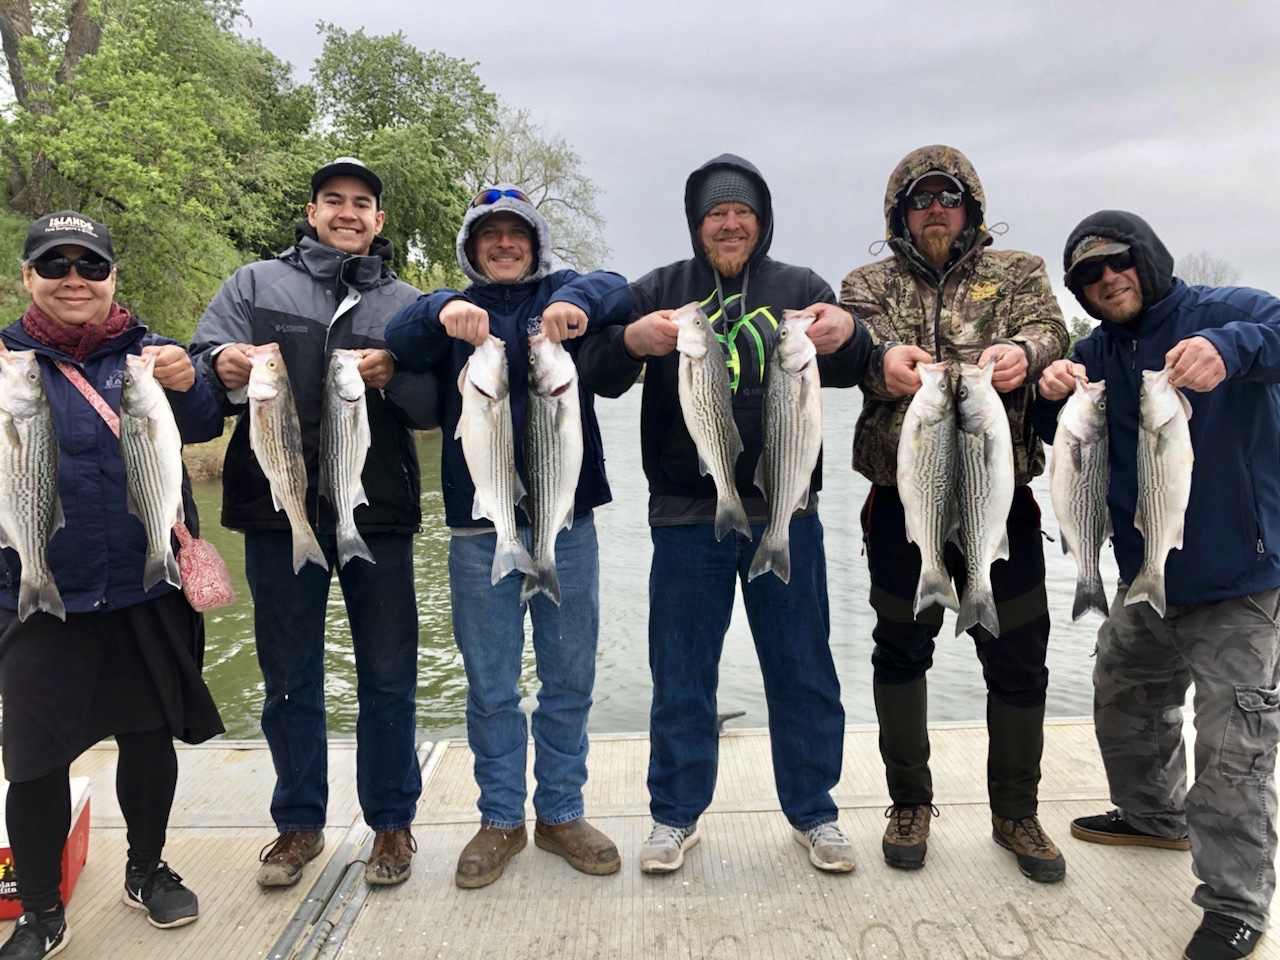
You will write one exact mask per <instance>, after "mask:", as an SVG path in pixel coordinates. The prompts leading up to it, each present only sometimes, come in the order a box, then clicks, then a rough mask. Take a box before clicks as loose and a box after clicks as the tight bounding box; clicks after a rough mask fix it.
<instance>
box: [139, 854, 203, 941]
mask: <svg viewBox="0 0 1280 960" xmlns="http://www.w3.org/2000/svg"><path fill="white" fill-rule="evenodd" d="M120 899H121V900H123V901H124V903H125V905H126V906H130V907H134V908H136V909H138V910H145V911H147V922H148V923H150V924H151V925H152V926H153V927H159V928H161V929H162V930H167V929H168V928H169V927H182V926H185V925H186V924H188V923H195V922H196V918H198V917H199V916H200V899H199V898H198V897H197V896H196V895H195V894H194V893H192V892H191V891H190V890H188V889H187V888H186V887H184V886H183V885H182V878H181V877H180V876H178V875H177V874H176V873H174V872H173V868H172V867H170V866H169V865H168V864H167V863H165V862H164V861H163V860H157V861H156V862H155V863H151V864H141V863H134V862H133V861H132V860H130V861H129V863H128V865H126V866H125V869H124V894H123V895H122V896H121V898H120Z"/></svg>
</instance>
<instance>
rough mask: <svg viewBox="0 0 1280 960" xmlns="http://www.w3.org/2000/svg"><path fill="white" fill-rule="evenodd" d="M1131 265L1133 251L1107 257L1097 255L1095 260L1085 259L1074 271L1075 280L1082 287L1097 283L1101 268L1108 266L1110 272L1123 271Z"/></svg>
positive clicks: (1100, 277)
mask: <svg viewBox="0 0 1280 960" xmlns="http://www.w3.org/2000/svg"><path fill="white" fill-rule="evenodd" d="M1132 266H1133V251H1132V250H1125V251H1124V252H1123V253H1113V254H1111V256H1109V257H1098V258H1097V259H1095V260H1089V261H1086V262H1085V264H1084V265H1083V266H1081V267H1080V268H1079V269H1078V270H1076V272H1075V277H1074V279H1075V281H1076V282H1077V283H1078V284H1080V286H1082V287H1087V286H1089V285H1090V284H1093V283H1097V282H1098V281H1099V280H1101V279H1102V268H1103V267H1110V268H1111V272H1112V273H1124V272H1125V271H1126V270H1128V269H1129V268H1130V267H1132Z"/></svg>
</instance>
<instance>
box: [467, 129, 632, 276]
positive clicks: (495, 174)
mask: <svg viewBox="0 0 1280 960" xmlns="http://www.w3.org/2000/svg"><path fill="white" fill-rule="evenodd" d="M581 164H582V158H581V157H579V156H578V154H577V153H576V152H574V150H573V149H572V148H571V147H570V146H569V144H568V143H567V142H566V141H565V139H564V137H561V136H556V135H553V134H548V133H546V132H544V131H543V130H542V128H541V127H539V126H538V125H537V124H535V123H534V122H533V121H532V120H531V119H530V116H529V111H527V110H512V109H511V108H509V107H503V108H501V109H500V111H499V113H498V124H497V126H496V128H495V129H494V132H493V136H492V138H491V140H490V141H489V159H488V163H487V164H486V165H485V167H484V172H483V176H482V181H483V183H484V184H496V183H514V184H515V185H516V186H518V187H520V189H522V190H523V191H524V192H525V193H526V194H528V196H529V199H530V200H532V201H533V204H534V206H535V207H537V208H538V212H539V213H541V214H542V216H543V217H544V218H545V219H546V221H547V224H548V226H550V228H551V244H552V253H553V254H554V255H555V256H556V257H558V258H559V259H560V260H562V261H564V262H565V263H567V264H568V265H569V266H570V267H573V268H574V269H575V270H580V271H581V270H594V269H597V268H599V267H600V266H602V265H603V264H604V263H605V262H606V261H608V259H609V254H610V250H609V248H608V246H606V245H605V242H604V239H603V236H602V233H603V231H604V226H605V220H604V217H603V216H602V215H601V213H600V211H599V209H598V208H597V207H596V197H597V196H598V195H599V192H600V191H599V190H598V189H597V187H596V185H595V184H594V183H592V182H591V180H590V179H588V178H587V176H586V174H584V173H583V172H582V168H581Z"/></svg>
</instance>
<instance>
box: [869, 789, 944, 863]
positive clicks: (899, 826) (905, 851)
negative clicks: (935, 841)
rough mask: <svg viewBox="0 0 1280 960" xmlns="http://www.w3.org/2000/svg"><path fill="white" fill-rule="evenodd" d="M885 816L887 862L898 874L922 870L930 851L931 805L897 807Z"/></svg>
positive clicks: (915, 804)
mask: <svg viewBox="0 0 1280 960" xmlns="http://www.w3.org/2000/svg"><path fill="white" fill-rule="evenodd" d="M884 815H885V816H886V817H888V818H889V825H888V826H887V827H885V828H884V840H882V841H881V843H880V849H881V850H883V851H884V862H885V863H887V864H888V865H889V866H891V867H897V868H898V869H899V870H919V869H920V868H921V867H923V866H924V855H925V854H926V853H927V852H928V850H929V844H928V842H927V841H928V839H929V821H930V820H931V819H932V818H933V807H932V805H931V804H928V803H895V804H894V805H893V806H891V807H890V808H889V809H888V810H886V811H885V812H884Z"/></svg>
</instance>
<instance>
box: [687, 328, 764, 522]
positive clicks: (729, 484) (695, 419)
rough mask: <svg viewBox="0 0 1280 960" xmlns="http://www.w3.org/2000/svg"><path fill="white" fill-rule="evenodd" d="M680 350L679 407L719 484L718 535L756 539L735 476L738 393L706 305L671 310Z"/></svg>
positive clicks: (704, 467) (701, 465) (701, 462)
mask: <svg viewBox="0 0 1280 960" xmlns="http://www.w3.org/2000/svg"><path fill="white" fill-rule="evenodd" d="M671 322H672V323H674V324H675V325H676V328H677V331H678V332H677V334H676V349H677V350H678V351H680V367H679V387H678V393H679V396H680V412H681V413H682V414H683V415H684V423H685V427H686V428H687V429H688V431H689V436H690V437H692V438H693V443H694V446H695V447H697V448H698V469H699V470H701V471H702V474H703V476H706V475H707V474H710V475H711V479H712V480H714V481H715V485H716V539H717V540H723V539H724V536H725V534H727V533H728V532H729V531H730V530H737V531H738V532H739V533H740V534H742V535H743V536H744V537H746V538H747V539H748V540H750V539H751V524H749V523H748V522H747V513H746V511H745V510H744V509H743V508H742V498H741V497H740V496H739V495H738V488H737V485H736V483H735V480H734V464H735V463H737V461H738V455H739V454H740V453H742V437H741V436H740V435H739V434H738V425H737V424H736V423H734V421H733V394H732V392H731V390H730V388H729V367H728V365H727V364H726V363H725V358H724V349H723V348H722V347H721V346H720V340H719V338H718V337H716V334H715V331H714V330H712V329H711V323H710V321H708V320H707V315H706V314H705V313H703V312H702V308H701V307H700V306H698V304H696V303H689V304H685V305H684V306H683V307H681V308H680V309H679V310H676V311H675V312H674V313H673V314H672V315H671Z"/></svg>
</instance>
